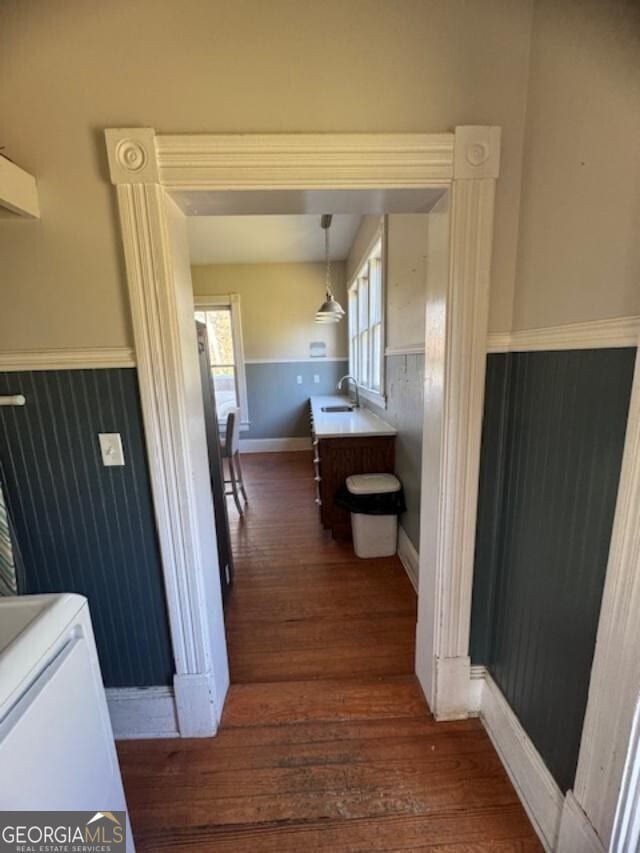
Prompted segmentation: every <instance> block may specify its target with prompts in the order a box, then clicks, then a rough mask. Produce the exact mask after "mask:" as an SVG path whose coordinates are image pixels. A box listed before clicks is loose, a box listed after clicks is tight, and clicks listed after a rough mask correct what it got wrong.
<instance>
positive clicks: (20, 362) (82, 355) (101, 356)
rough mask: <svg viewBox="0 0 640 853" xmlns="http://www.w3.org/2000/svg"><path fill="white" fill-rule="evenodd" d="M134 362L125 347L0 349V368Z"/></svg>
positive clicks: (89, 366)
mask: <svg viewBox="0 0 640 853" xmlns="http://www.w3.org/2000/svg"><path fill="white" fill-rule="evenodd" d="M135 364H136V361H135V356H134V353H133V350H132V349H130V348H129V347H113V348H96V349H49V350H13V351H7V352H0V371H14V372H15V371H20V370H84V369H97V368H109V367H135Z"/></svg>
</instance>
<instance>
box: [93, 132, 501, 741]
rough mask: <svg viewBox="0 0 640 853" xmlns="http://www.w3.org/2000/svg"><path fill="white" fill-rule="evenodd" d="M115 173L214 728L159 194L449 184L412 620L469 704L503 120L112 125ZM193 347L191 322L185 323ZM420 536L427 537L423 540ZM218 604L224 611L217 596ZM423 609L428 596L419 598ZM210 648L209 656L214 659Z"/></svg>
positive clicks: (161, 512)
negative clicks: (429, 126) (400, 126)
mask: <svg viewBox="0 0 640 853" xmlns="http://www.w3.org/2000/svg"><path fill="white" fill-rule="evenodd" d="M106 143H107V153H108V158H109V168H110V174H111V181H112V183H113V184H115V185H116V187H117V195H118V204H119V209H120V226H121V232H122V240H123V245H124V253H125V261H126V273H127V279H128V285H129V298H130V303H131V316H132V322H133V329H134V340H135V350H136V361H137V367H138V377H139V383H140V394H141V400H142V410H143V418H144V424H145V435H146V441H147V449H148V455H149V465H150V469H151V483H152V492H153V501H154V507H155V514H156V519H157V522H158V532H159V537H160V549H161V557H162V566H163V573H164V579H165V590H166V596H167V606H168V612H169V622H170V629H171V637H172V643H173V650H174V658H175V664H176V676H175V679H174V692H175V699H176V709H177V719H178V727H179V730H180V733H181V734H182V735H184V736H187V735H190V736H194V735H207V734H209V735H210V734H213V733H215V731H216V727H217V723H218V719H219V715H220V712H221V709H222V703H223V701H224V696H225V693H226V689H227V685H228V673H227V672H224V671H221V669H222V667H221V666H220V664H219V661H220V660H221V658H223V657H224V658H226V650H224V649H222V650H220V649H217V648H212V646H215V645H216V640H215V637H218V636H220V634H219V631H218V630H217V627H219V626H217V627H216V626H214V628H213V629H212V628H211V626H210V625H209V624H208V621H207V619H208V616H207V614H208V613H210V609H211V603H210V602H209V601H207V600H206V588H207V586H206V583H205V582H204V580H203V578H204V573H205V567H204V566H203V565H202V563H203V560H204V557H203V548H202V547H201V531H200V530H199V528H198V521H197V512H196V506H195V505H194V501H195V490H194V487H193V483H192V472H193V471H194V470H196V469H197V466H202V465H204V466H206V460H205V459H199V458H198V459H196V458H195V456H194V449H193V447H192V446H191V445H190V444H189V441H188V440H187V431H188V425H187V420H188V418H187V412H186V400H185V395H184V392H183V390H182V380H183V375H184V371H185V370H186V366H185V363H184V359H183V357H182V355H181V352H180V347H179V341H178V338H179V334H178V331H177V324H178V320H177V312H178V308H177V305H176V294H175V292H174V290H175V286H174V279H173V272H172V257H171V246H170V239H169V231H168V226H167V213H166V196H167V194H170V193H171V192H173V191H181V192H185V191H199V190H231V191H233V190H248V189H251V190H288V189H302V190H304V189H312V188H314V189H325V190H333V189H380V188H385V187H387V188H409V189H425V188H430V187H436V188H437V187H441V188H444V189H447V190H448V191H449V193H448V195H449V198H450V226H449V227H450V235H451V237H450V240H449V247H448V254H449V257H448V269H449V273H448V281H447V282H446V284H445V288H444V292H445V304H444V306H443V309H444V312H443V316H444V317H445V322H444V325H443V326H442V328H441V330H440V333H441V337H440V340H439V348H440V349H441V352H442V354H443V355H442V364H441V368H442V384H441V391H440V393H441V395H442V400H443V410H444V413H445V417H444V419H443V421H442V428H441V430H440V431H439V434H438V435H435V436H432V437H431V440H432V442H434V441H435V442H436V443H437V444H438V446H439V447H440V461H441V465H440V469H441V472H442V473H441V478H440V482H439V484H438V489H439V491H438V499H437V515H438V518H437V525H436V529H437V543H436V553H437V559H436V560H435V561H431V560H428V559H427V558H425V559H424V560H423V559H422V556H421V565H420V589H424V590H429V589H431V588H433V589H435V590H436V596H435V598H434V599H433V600H432V601H429V602H427V603H426V607H427V609H429V610H430V612H429V614H428V618H423V619H421V620H420V621H419V624H418V632H417V649H418V667H417V668H418V674H419V677H420V681H421V684H422V687H423V689H424V691H425V694H426V696H427V699H428V701H429V703H430V705H431V708H432V710H433V712H434V714H435V715H436V717H442V718H444V717H449V718H450V717H455V716H461V717H462V716H466V715H467V714H468V712H469V704H468V703H469V657H468V645H469V627H470V603H471V588H472V577H473V543H474V536H475V521H476V492H477V480H478V467H479V455H480V431H481V420H482V405H483V396H484V370H485V352H486V343H487V318H488V305H489V273H490V258H491V250H492V238H493V198H494V187H495V180H496V178H497V176H498V171H499V160H500V129H499V128H495V127H484V126H464V127H458V128H456V130H455V132H454V133H441V134H375V135H369V134H339V135H335V134H326V135H325V134H322V135H319V134H313V135H304V134H301V135H272V136H265V135H224V136H215V135H156V133H155V131H154V130H153V129H151V128H118V129H108V130H107V131H106ZM194 347H195V336H194ZM425 550H426V549H425ZM220 612H221V611H220ZM423 615H424V609H423ZM215 661H218V665H217V669H218V671H217V672H214V666H213V664H214V662H215Z"/></svg>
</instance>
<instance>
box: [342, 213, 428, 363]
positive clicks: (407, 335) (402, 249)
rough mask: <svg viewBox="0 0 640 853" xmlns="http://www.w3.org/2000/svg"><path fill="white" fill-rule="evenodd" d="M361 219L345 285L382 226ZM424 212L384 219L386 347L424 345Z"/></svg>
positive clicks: (377, 220) (370, 219) (375, 219)
mask: <svg viewBox="0 0 640 853" xmlns="http://www.w3.org/2000/svg"><path fill="white" fill-rule="evenodd" d="M381 222H382V220H381V218H380V217H379V216H364V217H363V218H362V222H361V223H360V227H359V229H358V231H357V233H356V236H355V238H354V241H353V243H352V246H351V249H350V251H349V256H348V258H347V260H346V273H347V277H346V280H347V284H349V282H350V281H351V280H352V278H353V276H354V275H355V274H356V273H357V271H358V268H359V267H360V265H361V263H362V261H363V260H364V258H365V255H366V253H367V251H368V249H369V248H370V247H371V244H372V242H373V240H374V239H375V236H376V233H377V231H378V230H379V229H380V226H381ZM428 227H429V215H428V214H426V213H393V214H390V215H389V216H387V217H386V228H387V233H386V263H385V290H386V303H385V312H386V313H385V334H386V341H385V344H386V346H387V347H391V348H397V347H403V346H404V347H409V346H424V336H425V300H426V292H427V284H426V260H427V234H428Z"/></svg>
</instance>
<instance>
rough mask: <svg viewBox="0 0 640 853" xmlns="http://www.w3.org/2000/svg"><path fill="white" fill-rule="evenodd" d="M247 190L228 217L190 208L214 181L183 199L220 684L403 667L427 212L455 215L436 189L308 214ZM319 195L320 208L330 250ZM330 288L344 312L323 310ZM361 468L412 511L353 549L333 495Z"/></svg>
mask: <svg viewBox="0 0 640 853" xmlns="http://www.w3.org/2000/svg"><path fill="white" fill-rule="evenodd" d="M216 201H217V199H216ZM244 202H245V208H244V211H248V212H244V211H239V210H238V209H237V203H236V202H235V201H234V204H233V205H230V206H231V207H232V209H233V210H234V212H233V213H232V214H231V215H228V214H226V213H225V212H224V211H223V210H221V209H220V206H219V205H218V207H217V208H216V211H217V212H216V213H215V215H210V214H209V213H208V212H207V213H201V214H199V215H193V213H192V211H193V209H194V208H195V209H197V210H198V211H203V210H204V211H208V210H209V209H210V206H209V205H210V203H211V199H210V197H209V196H207V197H206V198H199V199H194V198H193V197H191V196H190V197H189V198H188V199H187V198H185V196H184V195H182V196H181V197H180V205H181V207H182V208H183V209H184V210H186V212H187V213H189V215H188V216H187V218H186V232H187V239H188V245H189V256H190V273H191V281H192V287H193V302H194V316H195V319H196V321H197V323H198V324H202V328H201V329H200V331H199V336H201V337H203V340H204V344H203V346H202V347H201V349H203V350H204V351H205V353H206V355H205V354H203V353H201V354H200V358H201V361H203V360H204V361H205V362H206V370H207V372H208V383H209V386H210V393H209V394H207V390H206V389H205V391H204V395H203V397H204V406H205V417H206V416H207V409H208V408H209V409H211V419H212V420H215V428H214V429H211V428H208V430H207V433H208V444H209V448H208V449H209V457H210V466H211V471H212V490H213V495H214V507H215V509H216V530H217V546H218V553H219V565H220V583H221V587H222V591H223V600H224V607H225V620H224V621H225V629H226V639H227V649H228V655H229V667H230V681H231V684H232V685H233V684H265V685H267V684H270V683H275V682H291V683H292V684H293V683H294V682H305V683H306V682H308V681H316V680H319V679H323V680H327V679H329V680H331V679H336V678H341V679H344V678H351V679H365V680H366V679H370V678H385V677H389V678H398V677H407V678H409V677H410V676H412V674H413V672H414V668H415V632H416V620H417V584H418V571H417V563H418V556H417V555H418V553H419V550H420V548H419V536H420V500H421V463H422V431H423V405H424V401H423V390H424V359H425V328H426V326H425V323H426V301H427V275H431V276H433V275H435V274H437V273H438V271H437V270H436V269H435V268H434V266H433V262H432V260H431V259H432V258H434V257H437V249H438V247H437V246H436V245H435V244H434V242H433V237H434V235H440V237H442V236H443V234H440V232H439V231H438V228H437V226H436V225H434V220H436V219H438V218H440V219H442V218H447V216H448V207H447V198H446V193H445V191H444V190H440V191H429V192H427V193H425V192H422V193H420V192H415V193H413V194H411V195H410V194H407V193H402V194H399V195H396V196H391V197H389V196H387V197H385V196H384V194H380V193H377V194H376V197H375V199H372V196H371V194H367V193H362V192H360V193H358V192H352V193H349V194H346V193H344V192H343V193H339V194H337V197H334V194H332V193H324V194H322V197H321V198H320V199H318V200H317V202H316V205H317V207H318V210H317V212H308V211H307V212H303V213H292V212H291V210H292V208H293V206H292V203H291V200H290V199H289V198H286V197H281V201H280V208H279V209H282V208H283V207H284V209H286V210H288V211H289V212H288V213H285V214H283V213H280V212H279V209H276V210H271V211H270V212H268V213H266V212H262V213H259V214H256V213H254V212H253V211H254V210H255V209H256V207H255V206H254V205H256V204H257V202H256V201H255V200H253V201H252V200H251V199H249V198H247V197H245V198H244ZM320 204H322V205H325V206H326V205H329V207H328V208H327V207H324V208H320V207H319V205H320ZM258 206H261V205H258ZM407 208H409V210H408V211H407ZM320 210H324V212H325V213H324V215H326V213H327V212H330V214H331V225H330V241H329V255H328V261H329V263H328V264H327V257H326V256H325V249H326V247H325V245H324V236H325V235H324V233H323V228H322V227H321V224H322V220H323V214H321V213H320ZM430 222H431V231H432V238H431V240H432V242H431V246H429V224H430ZM444 245H445V244H443V246H444ZM430 265H431V266H430ZM440 272H441V271H440ZM327 286H329V287H330V289H331V292H332V295H333V296H334V297H335V300H337V302H338V304H339V305H340V306H344V310H345V315H344V317H343V318H342V319H341V320H339V321H337V322H332V323H319V322H316V312H317V310H318V308H319V306H320V305H321V304H322V303H323V300H324V298H325V290H326V288H327ZM345 378H347V379H348V381H346V382H344V381H343V382H342V383H341V380H344V379H345ZM339 386H340V387H339ZM326 410H328V411H326ZM345 410H346V411H345ZM234 426H235V437H234V435H233V430H234ZM341 431H347V434H346V435H344V436H342V437H341V436H340V432H341ZM216 432H217V436H216ZM211 442H217V445H218V446H217V447H216V448H213V447H212V446H211ZM234 442H235V443H234ZM216 456H217V457H219V458H218V459H217V458H216ZM216 472H217V473H216ZM372 473H376V474H385V475H389V474H394V475H396V476H397V477H398V479H399V481H400V483H401V484H402V487H403V489H404V499H405V504H406V511H405V512H403V514H402V515H401V516H400V519H399V530H398V534H397V537H398V538H397V539H396V538H394V542H393V548H392V552H391V553H389V552H388V551H385V550H384V549H383V550H382V551H380V553H381V554H385V556H380V557H375V558H370V559H362V558H359V557H357V556H356V555H355V554H354V548H353V543H352V535H351V520H350V513H349V511H348V510H347V509H345V508H344V507H341V506H340V504H339V503H338V502H337V501H336V496H337V494H338V492H339V491H340V490H341V489H344V486H345V481H346V479H347V478H348V477H349V476H352V475H361V474H367V475H369V474H372ZM216 478H217V481H218V482H217V483H216ZM221 482H223V483H224V484H225V485H226V489H225V488H224V487H221V486H220V483H221ZM217 491H218V492H220V494H218V495H216V492H217ZM225 492H226V495H225ZM243 492H244V494H243ZM223 495H224V496H225V497H226V501H224V502H223V501H222V496H223ZM222 520H224V521H225V523H226V529H224V525H223V524H221V521H222ZM397 542H399V549H398V547H397V544H396V543H397ZM398 550H399V553H400V557H398V553H397V552H398ZM373 648H375V649H376V653H375V654H372V649H373ZM305 688H306V684H303V685H300V690H301V691H302V692H304V690H305Z"/></svg>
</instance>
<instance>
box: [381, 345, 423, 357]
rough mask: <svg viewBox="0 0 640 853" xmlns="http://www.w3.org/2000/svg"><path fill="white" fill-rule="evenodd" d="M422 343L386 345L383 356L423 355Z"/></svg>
mask: <svg viewBox="0 0 640 853" xmlns="http://www.w3.org/2000/svg"><path fill="white" fill-rule="evenodd" d="M424 350H425V346H424V344H414V345H408V346H401V347H386V349H385V351H384V357H385V358H389V356H392V355H424Z"/></svg>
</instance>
